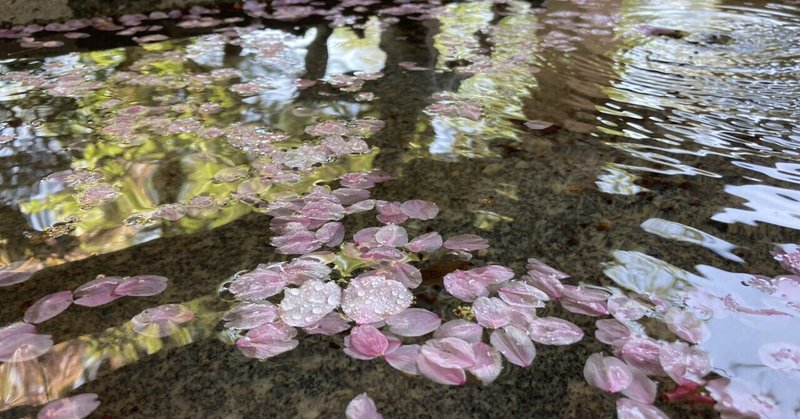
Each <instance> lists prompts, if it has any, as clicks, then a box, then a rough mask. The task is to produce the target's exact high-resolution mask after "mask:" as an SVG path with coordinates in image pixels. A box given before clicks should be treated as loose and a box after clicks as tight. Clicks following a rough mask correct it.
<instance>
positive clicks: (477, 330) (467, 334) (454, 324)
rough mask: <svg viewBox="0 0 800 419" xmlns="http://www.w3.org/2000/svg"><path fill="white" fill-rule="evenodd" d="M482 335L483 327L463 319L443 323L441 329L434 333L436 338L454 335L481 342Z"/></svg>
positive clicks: (454, 336) (468, 340)
mask: <svg viewBox="0 0 800 419" xmlns="http://www.w3.org/2000/svg"><path fill="white" fill-rule="evenodd" d="M482 336H483V327H481V326H480V325H478V324H475V323H473V322H470V321H467V320H463V319H455V320H450V321H448V322H446V323H444V324H442V325H441V326H440V327H439V329H437V330H436V331H435V332H434V333H433V337H434V338H436V339H442V338H447V337H453V338H459V339H461V340H464V341H467V342H469V343H476V342H480V341H481V337H482Z"/></svg>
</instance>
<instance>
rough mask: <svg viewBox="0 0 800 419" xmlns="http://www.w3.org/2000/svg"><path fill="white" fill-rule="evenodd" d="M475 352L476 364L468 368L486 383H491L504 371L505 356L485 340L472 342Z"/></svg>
mask: <svg viewBox="0 0 800 419" xmlns="http://www.w3.org/2000/svg"><path fill="white" fill-rule="evenodd" d="M472 351H473V352H474V353H475V365H473V366H472V367H470V368H468V369H467V370H468V371H469V372H471V373H472V374H473V375H474V376H475V377H477V378H478V379H479V380H480V381H481V383H483V384H484V385H487V384H491V383H492V382H493V381H494V380H495V379H497V376H499V375H500V372H501V371H503V357H502V355H500V352H498V351H497V350H496V349H494V348H492V347H491V346H489V345H487V344H485V343H483V342H475V343H473V344H472Z"/></svg>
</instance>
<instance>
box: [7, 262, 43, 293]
mask: <svg viewBox="0 0 800 419" xmlns="http://www.w3.org/2000/svg"><path fill="white" fill-rule="evenodd" d="M35 265H36V264H33V263H28V261H17V262H12V263H11V264H10V265H8V266H3V267H2V268H0V287H7V286H10V285H14V284H19V283H22V282H25V281H27V280H28V279H30V277H31V276H32V275H33V274H34V273H35V272H36V269H33V268H34V267H35Z"/></svg>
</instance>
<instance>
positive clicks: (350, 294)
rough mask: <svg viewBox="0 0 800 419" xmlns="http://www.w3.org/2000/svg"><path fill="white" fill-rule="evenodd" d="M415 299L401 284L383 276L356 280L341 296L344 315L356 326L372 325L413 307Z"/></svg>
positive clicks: (357, 278)
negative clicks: (412, 303)
mask: <svg viewBox="0 0 800 419" xmlns="http://www.w3.org/2000/svg"><path fill="white" fill-rule="evenodd" d="M412 300H413V295H412V294H411V292H410V291H409V290H408V288H406V287H405V286H403V284H401V283H400V282H398V281H395V280H392V279H386V278H383V277H381V276H377V275H373V276H363V277H356V278H354V279H353V280H351V281H350V284H348V286H347V288H346V289H345V290H344V293H343V295H342V311H344V314H346V315H347V316H348V317H350V318H351V319H353V320H355V321H356V323H359V324H363V323H373V322H377V321H381V320H385V319H386V318H388V317H389V316H391V315H393V314H398V313H400V312H401V311H403V310H405V309H407V308H408V307H409V306H410V305H411V301H412Z"/></svg>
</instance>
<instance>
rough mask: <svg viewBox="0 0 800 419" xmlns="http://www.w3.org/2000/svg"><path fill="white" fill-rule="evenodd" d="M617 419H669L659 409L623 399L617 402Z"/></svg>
mask: <svg viewBox="0 0 800 419" xmlns="http://www.w3.org/2000/svg"><path fill="white" fill-rule="evenodd" d="M617 419H669V416H667V415H665V414H664V412H662V411H660V410H658V408H657V407H655V406H652V405H649V404H646V403H642V402H637V401H636V400H631V399H626V398H622V399H619V400H617Z"/></svg>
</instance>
